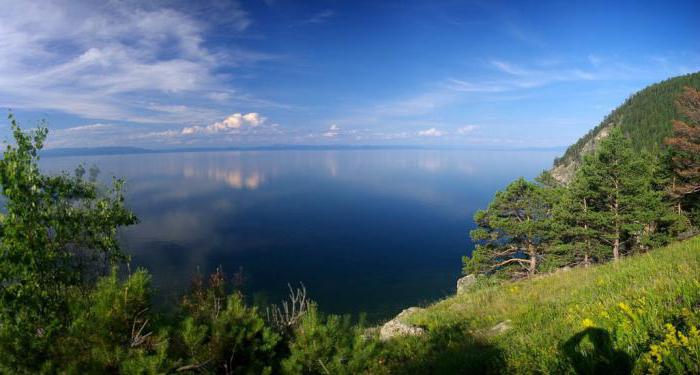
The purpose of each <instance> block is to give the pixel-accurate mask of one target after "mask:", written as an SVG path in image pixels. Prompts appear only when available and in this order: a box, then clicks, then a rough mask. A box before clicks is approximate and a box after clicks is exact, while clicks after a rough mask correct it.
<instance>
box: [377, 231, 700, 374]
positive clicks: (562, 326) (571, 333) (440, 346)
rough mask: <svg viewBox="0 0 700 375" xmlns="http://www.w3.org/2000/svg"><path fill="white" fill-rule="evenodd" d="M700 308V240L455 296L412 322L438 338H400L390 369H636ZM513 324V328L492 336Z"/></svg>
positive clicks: (411, 321) (581, 370)
mask: <svg viewBox="0 0 700 375" xmlns="http://www.w3.org/2000/svg"><path fill="white" fill-rule="evenodd" d="M698 309H700V238H694V239H691V240H688V241H685V242H681V243H676V244H673V245H670V246H668V247H665V248H661V249H657V250H654V251H651V252H649V253H647V254H640V255H635V256H630V257H627V258H625V259H623V260H622V261H620V262H618V263H608V264H604V265H599V266H594V267H590V268H575V269H572V270H571V271H569V272H560V273H555V274H549V275H542V276H539V277H536V278H533V279H530V280H522V281H517V282H507V283H503V284H501V285H495V286H489V287H484V288H480V289H476V290H473V291H469V292H467V293H465V294H461V295H456V296H453V297H450V298H447V299H445V300H443V301H440V302H438V303H436V304H434V305H432V306H429V307H427V308H426V309H425V310H423V311H420V312H418V313H416V314H414V315H412V316H411V317H409V318H408V321H409V322H410V323H412V324H415V325H419V326H422V327H425V328H427V329H428V331H429V332H430V333H431V334H430V335H429V336H428V337H423V338H406V339H401V340H397V342H396V343H394V344H393V345H394V347H393V348H392V350H391V351H392V352H394V353H395V354H394V355H393V356H389V358H387V359H386V362H385V363H387V364H388V366H389V368H390V371H391V372H419V371H420V372H435V373H437V372H443V373H454V372H464V371H469V370H475V371H479V372H492V373H498V372H509V373H513V372H519V373H530V372H545V373H552V372H556V373H567V372H569V373H571V372H575V371H579V372H588V371H597V370H596V369H600V367H596V366H602V367H605V368H606V369H609V368H612V367H616V368H617V369H618V370H619V371H620V372H627V371H629V370H631V369H632V367H633V366H635V362H637V366H636V368H637V369H639V360H638V359H639V358H640V356H641V355H642V354H643V353H645V352H647V351H649V348H650V345H652V344H653V343H658V342H659V341H660V340H661V341H663V339H664V334H665V332H666V329H667V328H665V324H667V323H670V324H673V325H675V326H678V325H682V324H683V323H682V322H683V321H684V319H686V318H689V317H690V318H692V319H693V321H695V320H696V319H697V317H698V314H699V312H698ZM506 320H510V321H511V322H512V323H511V325H512V328H511V329H510V330H507V331H506V332H505V333H501V334H494V333H493V332H492V331H491V327H493V326H495V325H496V324H498V323H499V322H503V321H506ZM577 335H578V336H577ZM392 363H393V365H392Z"/></svg>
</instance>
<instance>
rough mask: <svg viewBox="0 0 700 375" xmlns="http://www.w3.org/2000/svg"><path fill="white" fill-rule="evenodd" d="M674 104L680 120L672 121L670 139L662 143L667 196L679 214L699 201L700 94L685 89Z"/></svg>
mask: <svg viewBox="0 0 700 375" xmlns="http://www.w3.org/2000/svg"><path fill="white" fill-rule="evenodd" d="M676 105H677V107H678V110H679V112H680V113H681V114H682V116H683V119H681V120H674V121H673V137H670V138H667V139H666V141H665V143H666V144H667V145H668V146H669V154H670V164H671V171H672V176H671V186H670V188H669V193H670V195H671V197H672V198H673V199H674V200H675V202H676V210H677V212H678V213H681V212H683V210H684V209H685V208H692V207H687V206H692V205H695V204H697V203H698V201H699V200H700V199H698V196H699V195H700V91H698V90H695V89H693V88H690V87H686V88H685V91H684V92H683V94H682V95H681V96H680V97H679V98H678V100H677V102H676ZM684 206H686V207H684Z"/></svg>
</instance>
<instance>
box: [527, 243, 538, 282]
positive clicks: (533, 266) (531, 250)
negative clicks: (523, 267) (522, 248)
mask: <svg viewBox="0 0 700 375" xmlns="http://www.w3.org/2000/svg"><path fill="white" fill-rule="evenodd" d="M527 249H528V254H529V256H530V267H528V270H527V274H528V276H532V275H534V274H535V271H537V252H536V251H535V246H533V245H532V244H529V245H527Z"/></svg>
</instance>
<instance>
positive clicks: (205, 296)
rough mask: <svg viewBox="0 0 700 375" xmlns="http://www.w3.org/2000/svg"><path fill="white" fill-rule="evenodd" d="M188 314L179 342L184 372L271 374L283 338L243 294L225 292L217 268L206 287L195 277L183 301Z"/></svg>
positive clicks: (222, 278) (181, 325)
mask: <svg viewBox="0 0 700 375" xmlns="http://www.w3.org/2000/svg"><path fill="white" fill-rule="evenodd" d="M183 308H184V313H185V316H184V319H183V320H182V322H181V323H180V327H179V331H178V335H177V342H178V345H177V347H178V350H177V352H178V357H179V358H182V361H181V362H182V363H183V365H182V366H181V367H179V370H180V371H184V370H192V371H194V370H196V371H206V372H211V373H234V374H239V373H245V374H269V373H271V372H272V371H273V368H274V367H273V365H274V363H275V362H276V355H277V354H276V349H278V344H279V343H280V340H281V337H280V335H278V334H277V333H276V332H274V331H273V330H272V329H271V328H269V327H267V326H266V324H265V321H264V320H263V319H262V317H260V315H259V314H258V311H257V309H256V308H250V307H247V306H246V305H245V303H244V301H243V297H242V296H241V295H240V294H239V293H234V294H231V295H228V296H226V294H225V283H224V277H223V274H222V273H221V272H220V271H217V272H216V273H214V274H213V275H212V276H211V277H210V279H209V284H208V287H204V285H203V283H202V282H201V280H200V281H198V280H195V285H194V288H193V291H192V293H191V294H190V295H189V296H187V297H186V298H185V299H184V301H183Z"/></svg>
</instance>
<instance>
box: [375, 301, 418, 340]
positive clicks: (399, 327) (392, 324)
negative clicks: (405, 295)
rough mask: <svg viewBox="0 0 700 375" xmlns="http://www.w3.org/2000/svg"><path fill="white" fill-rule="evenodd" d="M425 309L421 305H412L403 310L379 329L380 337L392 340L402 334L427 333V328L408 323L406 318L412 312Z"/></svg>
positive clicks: (415, 334)
mask: <svg viewBox="0 0 700 375" xmlns="http://www.w3.org/2000/svg"><path fill="white" fill-rule="evenodd" d="M420 310H423V309H421V308H419V307H410V308H408V309H406V310H404V311H402V312H401V313H400V314H399V315H397V316H396V317H395V318H394V319H392V320H390V321H388V322H386V323H385V324H384V325H383V326H382V328H381V329H380V330H379V339H380V340H382V341H386V340H390V339H392V338H394V337H400V336H420V335H422V334H424V333H425V329H423V328H421V327H416V326H414V325H411V324H408V323H406V322H405V321H404V320H405V319H406V318H407V317H408V316H409V315H411V314H413V313H415V312H417V311H420Z"/></svg>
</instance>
